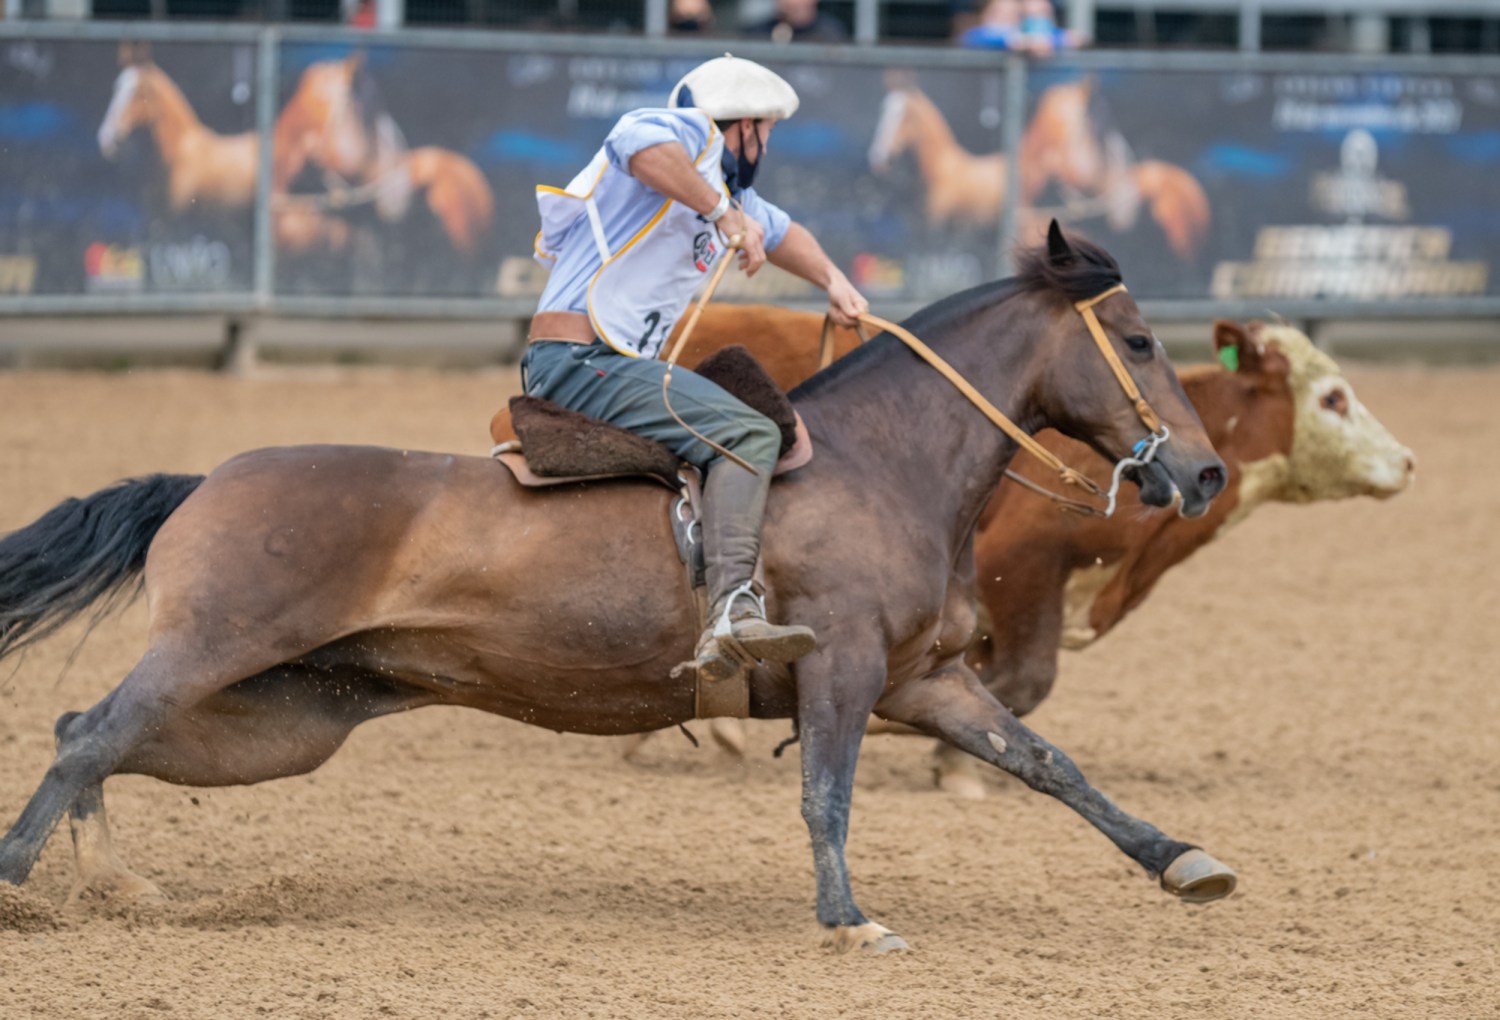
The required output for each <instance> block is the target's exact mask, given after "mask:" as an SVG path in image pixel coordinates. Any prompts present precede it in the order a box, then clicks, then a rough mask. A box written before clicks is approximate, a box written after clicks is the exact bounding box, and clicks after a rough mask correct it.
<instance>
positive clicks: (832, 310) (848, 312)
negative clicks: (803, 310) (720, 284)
mask: <svg viewBox="0 0 1500 1020" xmlns="http://www.w3.org/2000/svg"><path fill="white" fill-rule="evenodd" d="M770 259H771V265H773V266H775V267H776V268H778V269H785V270H786V271H787V272H789V273H791V274H792V275H794V276H800V277H802V279H804V280H806V281H807V282H809V283H812V284H816V285H817V286H819V287H822V288H823V289H824V290H826V291H827V292H828V314H829V315H831V316H832V317H833V321H834V322H837V323H838V324H839V325H840V326H852V325H854V319H855V317H856V316H858V315H859V314H860V313H861V312H868V311H869V310H870V302H868V301H866V300H865V298H864V295H863V294H861V293H860V292H859V291H857V290H855V289H854V284H852V283H850V282H849V278H848V277H846V276H845V275H844V274H843V272H842V271H841V270H840V269H839V267H838V266H836V265H834V264H833V260H832V259H830V258H829V257H828V256H827V254H825V253H824V251H823V246H822V245H820V244H819V243H818V239H817V238H816V237H813V236H812V234H811V233H809V232H808V230H807V228H806V227H804V226H803V225H802V224H800V223H791V224H789V225H788V226H787V228H786V234H785V235H784V236H783V237H782V239H781V243H780V244H778V245H777V246H776V247H775V248H773V249H772V250H771V254H770Z"/></svg>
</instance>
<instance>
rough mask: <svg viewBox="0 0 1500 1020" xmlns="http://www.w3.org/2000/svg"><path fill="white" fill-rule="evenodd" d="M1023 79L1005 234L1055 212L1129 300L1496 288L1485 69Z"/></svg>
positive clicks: (1496, 212)
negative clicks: (1116, 277) (1013, 201)
mask: <svg viewBox="0 0 1500 1020" xmlns="http://www.w3.org/2000/svg"><path fill="white" fill-rule="evenodd" d="M1029 84H1030V88H1029V90H1028V91H1029V96H1028V101H1029V106H1030V110H1029V114H1028V121H1027V126H1026V132H1025V137H1024V141H1023V143H1022V147H1021V182H1022V193H1021V204H1022V216H1021V224H1020V225H1021V228H1022V231H1023V235H1025V236H1030V237H1036V236H1038V235H1039V232H1040V230H1041V229H1043V228H1044V227H1045V220H1046V218H1047V217H1048V216H1050V215H1054V214H1055V215H1058V216H1059V218H1060V219H1062V220H1063V221H1064V222H1065V223H1070V224H1072V225H1074V226H1075V227H1077V228H1079V229H1081V230H1083V231H1085V232H1087V233H1089V234H1090V235H1091V236H1092V237H1093V238H1094V239H1095V240H1097V241H1099V242H1100V243H1102V244H1104V245H1105V246H1106V247H1107V248H1108V249H1109V250H1110V251H1111V252H1112V253H1113V254H1114V255H1115V256H1116V257H1117V258H1118V259H1119V260H1120V262H1121V265H1122V266H1123V267H1124V268H1125V275H1126V280H1127V281H1128V282H1129V283H1130V285H1131V288H1132V290H1133V291H1134V292H1135V293H1137V294H1138V295H1140V296H1144V297H1152V298H1189V299H1200V300H1201V299H1238V300H1250V301H1261V300H1264V301H1265V302H1266V306H1267V307H1268V308H1274V307H1275V306H1276V303H1277V302H1278V301H1286V300H1299V301H1306V300H1326V301H1338V302H1341V303H1347V302H1372V303H1377V304H1378V303H1381V302H1391V301H1403V300H1408V299H1421V298H1462V297H1479V296H1484V295H1489V294H1496V293H1500V283H1497V281H1496V280H1495V278H1494V274H1493V273H1492V272H1491V271H1490V266H1492V265H1496V264H1500V183H1497V181H1500V176H1497V175H1500V79H1497V78H1495V77H1491V76H1481V75H1454V74H1403V73H1279V72H1278V73H1272V72H1238V71H1237V72H1232V73H1209V72H1173V71H1139V70H1131V71H1094V72H1092V73H1084V72H1079V71H1071V70H1068V69H1066V68H1056V67H1049V68H1044V69H1040V70H1038V71H1036V72H1034V73H1033V74H1032V75H1031V77H1030V79H1029Z"/></svg>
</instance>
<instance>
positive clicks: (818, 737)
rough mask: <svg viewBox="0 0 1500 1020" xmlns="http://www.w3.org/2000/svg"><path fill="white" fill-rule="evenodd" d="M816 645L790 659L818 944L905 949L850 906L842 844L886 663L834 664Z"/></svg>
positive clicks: (898, 939) (887, 931)
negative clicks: (815, 888) (807, 653)
mask: <svg viewBox="0 0 1500 1020" xmlns="http://www.w3.org/2000/svg"><path fill="white" fill-rule="evenodd" d="M829 660H830V654H829V653H828V652H826V651H821V650H820V651H818V652H815V653H814V654H812V655H810V656H808V657H807V658H805V659H802V660H801V661H799V662H798V663H797V666H796V671H797V726H798V732H799V734H800V736H801V747H802V817H803V819H804V820H805V821H806V822H807V830H808V833H809V835H811V837H812V851H813V868H814V870H815V871H816V873H817V880H818V923H819V924H821V925H822V926H823V932H824V938H823V942H824V944H825V945H828V946H832V947H834V948H835V949H839V950H848V949H870V950H874V951H876V952H886V951H888V950H892V949H905V948H906V942H905V941H904V940H902V938H901V937H900V936H899V935H896V934H895V933H894V932H892V931H891V930H890V929H889V928H886V927H884V926H883V925H879V924H875V923H873V922H871V921H870V920H869V919H867V918H866V917H865V915H864V914H862V913H861V912H860V909H859V907H857V906H855V904H854V893H853V891H852V890H851V889H850V888H849V868H848V865H847V864H846V863H845V861H844V842H845V840H846V839H847V838H848V835H849V801H850V797H851V795H852V794H853V790H854V766H855V763H856V762H857V761H858V760H859V745H860V741H861V740H862V739H863V738H864V734H865V725H866V724H867V723H868V722H869V720H870V709H871V708H872V707H873V706H874V704H875V702H876V700H877V699H878V698H879V697H880V691H881V689H882V687H883V686H884V684H885V666H884V664H883V663H878V662H872V663H867V664H864V665H863V667H862V668H853V669H851V668H847V666H846V667H841V668H839V670H838V673H837V676H835V673H834V664H833V663H832V662H830V661H829Z"/></svg>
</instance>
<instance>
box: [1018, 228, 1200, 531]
mask: <svg viewBox="0 0 1500 1020" xmlns="http://www.w3.org/2000/svg"><path fill="white" fill-rule="evenodd" d="M1018 278H1019V281H1020V284H1021V286H1022V288H1023V289H1025V290H1030V291H1034V292H1039V293H1043V294H1046V295H1048V296H1049V298H1050V300H1049V301H1048V302H1047V307H1048V308H1049V309H1050V312H1051V319H1050V321H1049V323H1048V325H1047V327H1046V332H1047V335H1048V338H1049V340H1050V341H1051V342H1052V346H1051V352H1052V353H1051V355H1050V357H1049V358H1047V360H1046V361H1045V362H1044V363H1043V368H1042V373H1041V377H1040V379H1039V389H1038V392H1037V395H1036V400H1037V403H1038V404H1039V405H1040V412H1041V415H1042V417H1043V418H1045V420H1046V423H1047V424H1049V425H1051V426H1052V427H1054V428H1056V429H1058V430H1059V431H1061V432H1063V433H1064V434H1066V435H1069V436H1072V437H1073V438H1074V439H1078V440H1080V441H1082V442H1085V443H1088V444H1089V445H1090V446H1092V447H1093V448H1094V449H1095V450H1097V451H1098V452H1099V453H1100V454H1101V455H1102V456H1104V457H1106V458H1108V459H1109V460H1111V461H1114V462H1119V461H1122V460H1125V459H1126V458H1130V457H1131V456H1132V454H1133V452H1135V451H1144V450H1145V449H1147V448H1148V447H1143V446H1142V445H1141V444H1142V441H1143V440H1147V439H1148V438H1149V437H1150V436H1151V435H1152V430H1151V429H1150V428H1148V427H1147V425H1146V424H1145V423H1144V420H1143V419H1144V418H1146V417H1149V416H1150V415H1151V414H1153V413H1154V415H1155V416H1156V417H1157V418H1158V419H1159V420H1160V422H1161V424H1162V425H1163V426H1164V427H1165V429H1166V431H1167V432H1168V433H1169V438H1168V439H1167V440H1166V441H1165V442H1163V443H1161V444H1160V445H1159V446H1157V447H1156V448H1155V454H1154V456H1151V457H1150V458H1149V460H1148V462H1147V463H1146V464H1144V465H1137V466H1132V467H1129V468H1128V469H1127V470H1126V473H1125V477H1126V478H1129V479H1131V480H1132V481H1134V482H1136V484H1138V485H1139V486H1140V490H1141V501H1142V502H1143V503H1146V504H1149V505H1151V506H1167V505H1169V504H1171V503H1172V502H1173V500H1174V499H1175V498H1176V496H1177V495H1178V494H1180V495H1181V498H1182V506H1181V507H1180V512H1181V513H1182V514H1183V516H1186V517H1197V516H1199V515H1201V514H1202V513H1203V512H1204V511H1205V510H1207V509H1208V504H1209V501H1210V500H1212V499H1213V498H1214V497H1215V496H1217V495H1218V494H1219V493H1220V492H1221V491H1222V490H1223V488H1224V485H1225V481H1226V475H1225V472H1224V462H1223V461H1222V460H1220V459H1219V456H1218V454H1216V453H1215V452H1214V448H1213V445H1212V443H1210V442H1209V439H1208V435H1207V434H1206V433H1205V432H1204V430H1203V423H1202V422H1201V421H1200V420H1199V418H1198V412H1197V411H1195V410H1194V409H1193V405H1192V403H1191V402H1190V401H1189V400H1188V398H1187V395H1186V394H1185V393H1184V392H1183V389H1182V384H1181V383H1180V382H1179V381H1178V379H1177V373H1176V372H1175V371H1173V369H1172V365H1171V363H1170V362H1168V360H1167V357H1166V353H1165V352H1164V351H1163V350H1162V346H1161V344H1160V343H1159V342H1158V341H1157V340H1156V338H1155V336H1153V335H1152V332H1151V328H1150V327H1149V326H1148V325H1146V322H1145V319H1144V318H1142V316H1141V312H1140V309H1139V308H1137V307H1136V304H1135V302H1134V301H1133V300H1131V298H1130V295H1129V294H1128V293H1127V292H1126V291H1125V290H1124V289H1123V288H1121V289H1119V290H1117V291H1115V292H1114V293H1111V294H1109V296H1107V297H1105V298H1103V299H1102V300H1100V301H1098V302H1097V304H1094V305H1093V306H1092V307H1089V308H1087V309H1086V310H1083V311H1080V308H1079V307H1078V306H1079V304H1080V303H1085V302H1088V301H1089V300H1091V299H1094V298H1098V297H1099V295H1101V294H1104V293H1105V292H1107V291H1110V290H1111V289H1112V288H1115V287H1119V286H1120V284H1121V279H1120V269H1119V266H1118V265H1117V264H1116V263H1115V260H1114V259H1113V258H1111V257H1110V255H1109V253H1107V252H1106V251H1104V250H1103V249H1102V248H1099V247H1097V246H1096V245H1093V244H1090V243H1088V242H1087V241H1081V240H1076V239H1075V240H1073V241H1069V240H1068V239H1067V238H1065V237H1064V236H1063V233H1062V230H1061V228H1059V227H1058V225H1057V222H1056V221H1055V220H1054V221H1053V223H1052V225H1051V228H1050V229H1049V230H1048V233H1047V245H1046V247H1045V248H1042V249H1037V250H1033V251H1029V252H1027V253H1026V254H1025V255H1024V256H1023V260H1022V266H1021V269H1020V272H1019V274H1018ZM1090 314H1092V316H1093V317H1094V318H1095V320H1096V321H1097V323H1098V325H1099V327H1100V330H1101V333H1102V336H1103V339H1104V343H1105V344H1107V345H1108V347H1109V349H1110V350H1112V351H1113V352H1114V353H1115V355H1116V356H1117V357H1118V359H1119V362H1120V364H1121V365H1122V367H1123V369H1124V371H1125V372H1126V373H1127V374H1128V376H1129V378H1130V379H1132V380H1133V381H1134V384H1135V386H1136V387H1137V388H1138V389H1139V390H1140V395H1141V397H1142V398H1144V400H1145V403H1146V405H1148V406H1149V411H1147V410H1139V411H1138V409H1137V407H1136V406H1135V405H1133V404H1132V403H1131V401H1130V399H1129V398H1128V397H1127V396H1126V393H1125V392H1124V388H1123V384H1122V383H1121V381H1120V380H1119V379H1118V378H1117V377H1116V375H1115V372H1114V369H1113V368H1112V367H1111V365H1110V363H1109V361H1108V359H1107V358H1106V356H1105V355H1104V354H1103V353H1102V351H1101V350H1100V347H1099V345H1098V342H1097V341H1096V339H1095V337H1094V336H1093V334H1092V332H1091V329H1090V323H1089V321H1088V319H1089V317H1090ZM1158 434H1159V433H1158ZM1142 459H1147V458H1145V457H1142Z"/></svg>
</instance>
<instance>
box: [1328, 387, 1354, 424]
mask: <svg viewBox="0 0 1500 1020" xmlns="http://www.w3.org/2000/svg"><path fill="white" fill-rule="evenodd" d="M1322 404H1323V406H1324V407H1326V408H1328V410H1330V411H1332V412H1333V413H1334V414H1337V415H1341V416H1343V417H1348V415H1349V397H1348V395H1347V394H1345V393H1344V391H1343V390H1339V389H1335V390H1329V391H1328V392H1327V393H1325V394H1323V400H1322Z"/></svg>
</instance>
